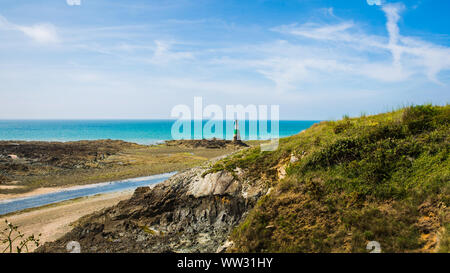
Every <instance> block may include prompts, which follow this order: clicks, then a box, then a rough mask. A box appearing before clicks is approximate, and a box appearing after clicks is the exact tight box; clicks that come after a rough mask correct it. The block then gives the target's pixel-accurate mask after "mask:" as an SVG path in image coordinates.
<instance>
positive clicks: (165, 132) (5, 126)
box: [0, 120, 318, 144]
mask: <svg viewBox="0 0 450 273" xmlns="http://www.w3.org/2000/svg"><path fill="white" fill-rule="evenodd" d="M174 122H175V121H174V120H0V140H42V141H76V140H95V139H120V140H124V141H129V142H135V143H139V144H154V143H157V142H159V141H162V140H170V139H172V135H171V129H172V125H173V124H174ZM316 122H318V121H287V120H284V121H280V122H279V135H280V137H286V136H291V135H294V134H297V133H299V132H301V131H302V130H305V129H307V128H309V127H311V125H313V124H314V123H316ZM206 123H207V122H206V121H203V126H204V125H205V124H206ZM250 123H252V124H254V125H256V126H257V127H258V130H257V132H253V133H252V134H249V128H250ZM226 126H229V128H230V127H231V128H233V122H232V121H231V122H228V121H227V122H223V128H224V129H223V134H221V135H220V133H219V132H220V131H214V130H211V131H212V132H213V135H212V134H205V135H204V136H203V137H204V138H212V137H213V136H215V137H217V138H227V139H231V138H232V135H228V134H226V131H227V130H226V128H227V127H226ZM244 126H245V128H246V129H245V130H244V128H243V127H244ZM267 127H268V129H267V130H266V131H269V133H268V134H264V133H261V132H263V131H265V130H259V126H258V124H257V122H253V121H250V122H249V121H246V122H245V125H244V123H243V122H242V123H240V128H241V135H242V138H243V139H246V140H248V139H267V138H268V137H267V135H270V128H271V124H270V123H269V124H268V125H267ZM191 128H192V129H191V137H190V138H199V137H198V136H195V137H194V129H193V128H194V125H193V122H192V127H191ZM213 128H214V127H213ZM225 136H227V137H225ZM188 138H189V137H188Z"/></svg>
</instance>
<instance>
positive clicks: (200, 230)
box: [37, 165, 267, 253]
mask: <svg viewBox="0 0 450 273" xmlns="http://www.w3.org/2000/svg"><path fill="white" fill-rule="evenodd" d="M207 170H208V167H207V166H206V165H205V166H201V167H195V168H192V169H190V170H188V171H185V172H183V173H180V174H177V175H175V176H173V177H172V178H170V179H168V180H167V181H165V182H162V183H160V184H158V185H156V186H154V187H151V188H150V187H141V188H138V189H137V190H136V191H135V192H134V194H133V196H132V197H131V198H130V199H129V200H125V201H122V202H120V203H119V204H117V205H116V206H113V207H110V208H107V209H104V210H102V211H99V212H97V213H94V214H92V215H88V216H86V217H83V218H82V219H80V220H79V221H78V222H77V225H76V227H75V228H74V229H73V230H72V231H70V232H69V233H67V234H66V235H64V236H63V237H61V238H60V239H58V240H56V241H55V242H51V243H46V244H44V245H43V246H41V247H40V248H38V249H37V252H52V253H53V252H67V250H66V245H67V243H68V242H70V241H77V242H79V243H80V245H81V250H82V252H110V253H112V252H133V253H136V252H182V253H183V252H223V251H226V249H227V248H228V247H230V246H231V245H232V242H229V241H227V239H228V235H229V234H230V232H231V231H232V229H233V228H234V227H235V226H236V225H238V224H239V223H240V222H241V220H243V219H244V218H245V216H246V215H247V213H248V212H249V210H251V209H252V208H253V207H254V206H255V204H256V202H257V200H258V199H259V198H260V197H261V196H263V195H264V194H266V193H267V186H266V184H265V183H264V182H262V181H252V182H250V181H248V180H246V179H245V177H244V175H242V172H241V170H236V172H235V173H234V174H233V175H232V174H231V173H229V172H226V171H220V172H216V173H210V174H206V175H203V174H204V173H205V172H206V171H207Z"/></svg>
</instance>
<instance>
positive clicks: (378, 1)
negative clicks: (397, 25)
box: [367, 0, 384, 6]
mask: <svg viewBox="0 0 450 273" xmlns="http://www.w3.org/2000/svg"><path fill="white" fill-rule="evenodd" d="M383 3H384V0H367V4H369V5H370V6H373V5H376V6H381V5H382V4H383Z"/></svg>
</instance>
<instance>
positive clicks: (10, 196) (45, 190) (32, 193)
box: [0, 185, 69, 201]
mask: <svg viewBox="0 0 450 273" xmlns="http://www.w3.org/2000/svg"><path fill="white" fill-rule="evenodd" d="M22 187H23V186H7V185H0V189H19V188H22ZM67 188H69V187H46V188H37V189H34V190H32V191H28V192H23V193H8V194H2V193H0V201H6V200H9V199H15V198H23V197H30V196H35V195H40V194H46V193H52V192H58V191H62V190H64V189H67Z"/></svg>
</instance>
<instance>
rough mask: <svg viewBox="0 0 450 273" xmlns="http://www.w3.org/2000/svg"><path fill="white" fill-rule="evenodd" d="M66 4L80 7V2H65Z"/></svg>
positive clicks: (71, 0) (73, 0) (72, 0)
mask: <svg viewBox="0 0 450 273" xmlns="http://www.w3.org/2000/svg"><path fill="white" fill-rule="evenodd" d="M66 3H67V5H69V6H80V5H81V0H66Z"/></svg>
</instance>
